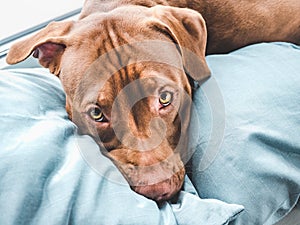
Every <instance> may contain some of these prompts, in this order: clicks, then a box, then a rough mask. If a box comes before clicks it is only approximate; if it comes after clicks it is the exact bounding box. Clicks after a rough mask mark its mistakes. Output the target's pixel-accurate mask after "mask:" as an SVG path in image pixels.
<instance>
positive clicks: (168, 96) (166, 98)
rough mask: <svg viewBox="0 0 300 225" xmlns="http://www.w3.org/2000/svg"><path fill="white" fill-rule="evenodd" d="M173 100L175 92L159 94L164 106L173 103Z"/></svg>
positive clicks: (160, 101)
mask: <svg viewBox="0 0 300 225" xmlns="http://www.w3.org/2000/svg"><path fill="white" fill-rule="evenodd" d="M172 100H173V94H172V93H171V92H168V91H164V92H162V93H161V94H160V96H159V103H160V104H161V105H162V106H164V107H165V106H168V105H170V104H171V103H172Z"/></svg>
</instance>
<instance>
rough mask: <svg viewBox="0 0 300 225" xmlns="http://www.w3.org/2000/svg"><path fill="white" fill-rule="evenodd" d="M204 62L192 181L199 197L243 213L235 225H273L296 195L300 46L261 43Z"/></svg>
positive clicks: (197, 102)
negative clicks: (234, 205) (207, 71)
mask: <svg viewBox="0 0 300 225" xmlns="http://www.w3.org/2000/svg"><path fill="white" fill-rule="evenodd" d="M207 61H208V64H209V66H210V68H211V70H212V78H211V79H210V80H208V81H207V82H206V83H205V84H204V85H203V86H202V87H201V89H200V90H198V91H197V92H196V93H195V98H194V107H195V111H194V112H195V113H194V115H193V116H194V117H193V121H192V124H193V125H194V126H193V127H192V139H191V140H192V141H191V149H192V150H193V151H194V152H195V153H194V155H193V158H192V160H191V165H190V169H189V175H190V177H191V180H192V182H193V184H194V185H195V186H196V189H197V191H198V193H199V195H200V197H202V198H215V199H219V200H222V201H225V202H229V203H238V204H241V205H243V206H244V207H245V210H244V212H243V213H241V215H240V216H239V217H238V218H237V219H236V220H235V221H233V222H232V224H235V225H238V224H264V225H268V224H274V223H275V222H277V221H279V220H280V219H282V218H283V217H284V216H285V215H286V214H287V213H289V212H290V211H291V210H292V209H293V207H294V206H295V204H296V203H297V201H298V199H299V194H300V138H299V134H300V47H299V46H295V45H293V44H289V43H261V44H256V45H252V46H248V47H245V48H243V49H240V50H237V51H235V52H232V53H231V54H225V55H211V56H208V57H207ZM195 124H196V125H195Z"/></svg>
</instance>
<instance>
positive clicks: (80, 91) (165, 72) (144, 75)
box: [7, 0, 300, 201]
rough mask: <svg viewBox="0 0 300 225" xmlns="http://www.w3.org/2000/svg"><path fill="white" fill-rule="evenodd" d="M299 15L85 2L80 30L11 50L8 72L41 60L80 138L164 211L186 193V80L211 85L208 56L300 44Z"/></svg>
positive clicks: (40, 37)
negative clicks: (267, 44) (266, 44)
mask: <svg viewBox="0 0 300 225" xmlns="http://www.w3.org/2000/svg"><path fill="white" fill-rule="evenodd" d="M299 12H300V1H299V0H287V1H279V0H266V1H258V0H254V1H246V0H244V1H238V2H237V1H234V0H225V1H224V0H211V1H209V0H208V1H206V0H191V1H185V0H170V1H166V0H118V1H117V0H115V1H105V0H98V1H96V0H86V2H85V5H84V7H83V10H82V13H81V15H80V18H79V20H78V21H67V22H54V23H51V24H49V25H48V26H47V27H46V28H45V29H43V30H42V31H40V32H39V33H37V34H36V35H34V36H33V37H31V38H29V39H27V40H24V41H21V42H19V43H17V44H15V45H13V46H12V47H11V49H10V51H9V54H8V56H7V62H8V63H10V64H14V63H18V62H20V61H22V60H24V59H25V58H27V57H28V56H29V55H30V54H31V53H32V52H34V56H35V57H37V58H38V59H39V62H40V63H41V65H43V66H44V67H47V68H49V69H50V71H51V72H52V73H54V74H56V75H57V76H59V77H60V79H61V81H62V84H63V87H64V89H65V92H66V95H67V103H66V105H67V111H68V113H69V115H70V117H71V118H72V120H73V121H74V122H75V123H76V124H77V125H78V127H79V128H80V130H81V132H82V133H84V134H89V135H91V136H93V137H94V138H95V140H96V141H97V142H98V144H99V145H100V146H102V147H103V148H105V149H106V150H107V151H105V150H104V152H105V153H106V154H107V155H108V157H110V158H111V159H112V160H113V161H114V162H115V164H116V165H117V166H118V168H119V169H120V170H121V172H122V173H123V175H124V177H125V178H126V179H127V180H128V182H129V184H130V185H131V187H132V188H133V189H134V190H135V191H136V192H138V193H140V194H142V195H145V196H146V197H148V198H151V199H154V200H156V201H162V200H166V199H170V198H172V196H174V195H175V194H176V193H177V192H178V191H179V190H180V188H181V186H182V183H183V179H184V171H185V170H184V163H185V162H186V160H188V157H189V155H187V154H186V153H185V150H186V148H187V141H188V138H187V130H188V126H189V120H190V107H191V100H190V97H191V94H192V87H191V85H190V82H189V78H192V79H193V80H195V81H201V80H203V79H205V78H207V77H209V74H210V72H209V69H208V67H207V65H206V62H205V54H210V53H224V52H229V51H231V50H234V49H237V48H240V47H242V46H245V45H248V44H251V43H256V42H261V41H290V42H294V43H296V44H300V17H299V16H298V14H299ZM200 13H201V14H202V16H203V17H204V19H205V20H204V19H203V18H202V16H201V14H200ZM205 21H206V24H205ZM206 28H207V30H206ZM207 31H208V39H207ZM186 74H188V75H189V76H187V75H186Z"/></svg>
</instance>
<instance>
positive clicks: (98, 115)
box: [88, 107, 105, 122]
mask: <svg viewBox="0 0 300 225" xmlns="http://www.w3.org/2000/svg"><path fill="white" fill-rule="evenodd" d="M88 113H89V116H90V117H91V118H92V119H93V120H95V121H96V122H104V121H105V116H104V114H103V112H102V110H101V109H100V108H99V107H93V108H91V109H90V110H89V112H88Z"/></svg>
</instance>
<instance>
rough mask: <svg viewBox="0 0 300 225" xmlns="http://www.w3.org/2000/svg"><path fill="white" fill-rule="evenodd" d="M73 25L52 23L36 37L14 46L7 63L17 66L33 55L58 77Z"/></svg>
mask: <svg viewBox="0 0 300 225" xmlns="http://www.w3.org/2000/svg"><path fill="white" fill-rule="evenodd" d="M72 25H73V22H72V21H67V22H52V23H50V24H49V25H48V26H47V27H45V28H44V29H42V30H41V31H39V32H38V33H36V34H35V35H34V36H32V37H29V38H27V39H25V40H22V41H20V42H17V43H15V44H13V45H12V46H11V47H10V49H9V52H8V55H7V57H6V61H7V63H9V64H16V63H18V62H21V61H23V60H25V59H26V58H27V57H29V56H30V55H31V53H32V52H34V53H33V56H34V57H36V58H38V59H39V62H40V64H41V65H42V66H44V67H46V68H49V70H50V72H51V73H53V74H55V75H58V74H59V72H60V59H61V56H62V54H63V52H64V50H65V48H66V46H67V45H68V38H67V35H68V33H69V31H70V29H71V27H72Z"/></svg>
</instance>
